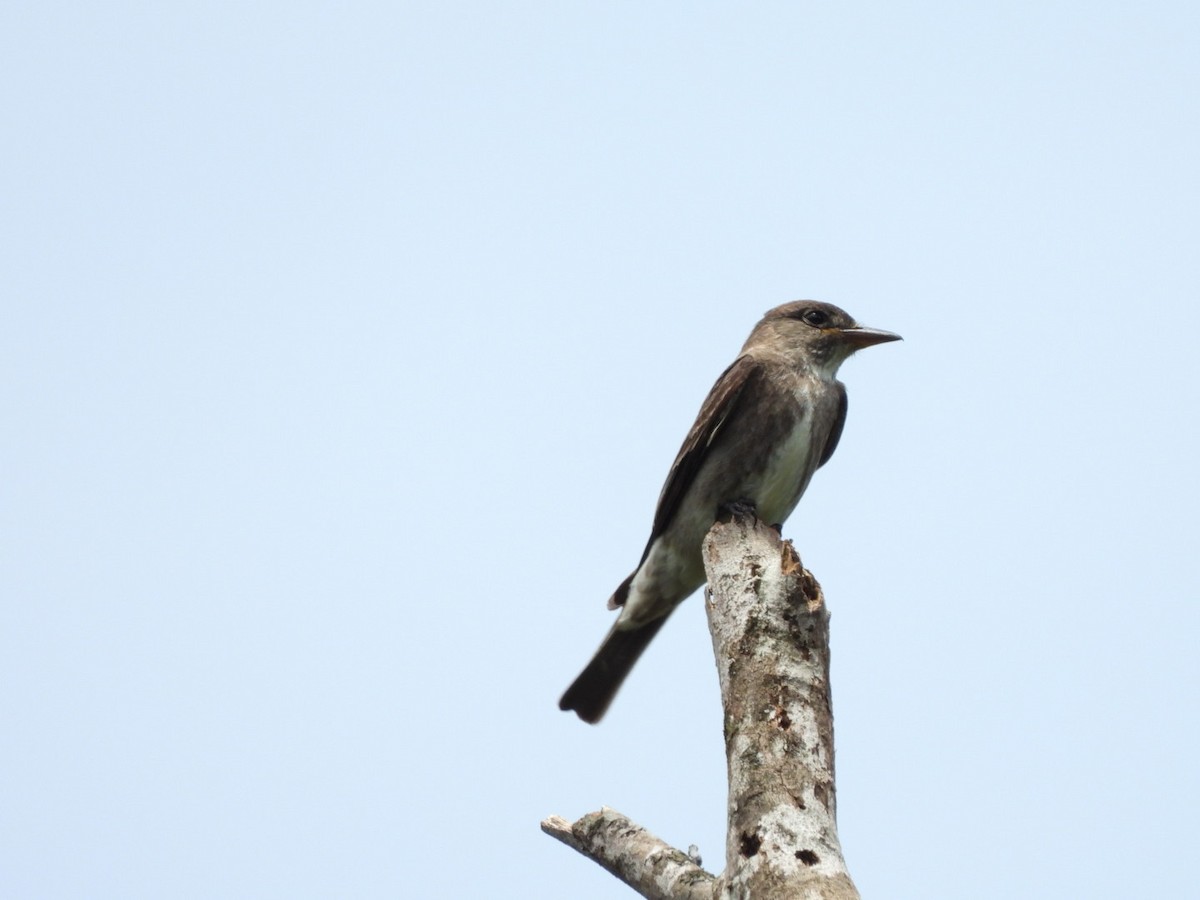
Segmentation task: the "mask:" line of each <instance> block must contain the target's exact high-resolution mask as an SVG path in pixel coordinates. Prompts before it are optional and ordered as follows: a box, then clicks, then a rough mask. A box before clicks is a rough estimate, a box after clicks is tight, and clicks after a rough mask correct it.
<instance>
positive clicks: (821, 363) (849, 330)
mask: <svg viewBox="0 0 1200 900" xmlns="http://www.w3.org/2000/svg"><path fill="white" fill-rule="evenodd" d="M899 340H901V337H900V335H898V334H893V333H892V332H890V331H880V330H879V329H877V328H864V327H863V326H861V325H859V324H858V323H857V322H855V321H854V318H853V316H851V315H850V314H849V313H848V312H846V311H845V310H842V309H839V308H838V307H836V306H834V305H833V304H832V303H819V302H818V301H816V300H796V301H795V302H793V303H785V304H783V306H777V307H775V308H774V309H772V310H770V311H768V312H767V314H766V315H765V316H763V317H762V320H761V321H760V322H759V323H758V324H757V325H755V326H754V331H752V332H751V333H750V337H749V338H748V339H747V340H746V345H745V347H743V348H742V352H743V353H753V354H756V355H757V354H767V355H782V356H785V357H787V358H788V359H789V360H790V361H792V362H793V363H801V364H806V365H808V366H811V367H812V368H814V369H816V370H818V371H819V372H822V373H824V374H827V375H829V376H831V377H832V376H833V375H834V374H835V373H836V372H837V370H838V366H840V365H841V364H842V363H843V362H845V361H846V359H847V357H849V356H850V354H852V353H853V352H854V351H855V350H861V349H862V348H863V347H870V346H871V345H872V344H883V343H886V342H887V341H899Z"/></svg>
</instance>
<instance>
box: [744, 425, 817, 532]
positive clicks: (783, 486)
mask: <svg viewBox="0 0 1200 900" xmlns="http://www.w3.org/2000/svg"><path fill="white" fill-rule="evenodd" d="M813 437H814V435H813V416H812V415H811V412H809V411H808V410H804V411H801V412H800V414H799V415H797V416H796V419H795V421H794V422H793V423H792V426H791V428H789V429H788V430H787V431H786V432H784V433H783V434H782V435H780V439H779V441H778V443H776V445H775V447H774V448H773V450H772V451H771V452H770V454H769V455H768V457H767V460H766V463H767V464H766V466H765V467H764V468H763V471H762V478H761V481H760V483H759V484H758V485H757V490H755V491H754V493H755V494H756V497H755V501H756V505H757V506H758V514H759V517H760V518H761V519H762V520H763V521H765V522H771V523H781V522H783V520H784V519H786V518H787V517H788V516H789V515H790V514H791V512H792V510H793V509H795V508H796V504H797V503H798V502H799V500H800V495H801V494H803V493H804V489H805V488H806V487H807V486H808V481H809V479H810V478H811V477H812V473H813V470H814V469H815V468H816V460H817V459H818V458H819V457H818V450H817V449H815V448H814V447H813Z"/></svg>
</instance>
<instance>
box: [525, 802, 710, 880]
mask: <svg viewBox="0 0 1200 900" xmlns="http://www.w3.org/2000/svg"><path fill="white" fill-rule="evenodd" d="M542 831H544V832H546V834H548V835H550V836H551V837H554V838H558V840H560V841H562V842H563V843H564V844H566V845H567V846H568V847H574V848H575V849H576V850H578V851H579V852H580V853H582V854H583V855H584V856H586V857H587V858H588V859H591V860H593V861H594V862H597V863H599V864H600V865H601V866H603V867H604V868H605V869H607V870H608V871H609V872H611V873H612V874H614V875H616V876H617V877H618V878H619V879H621V880H622V881H623V882H625V883H626V884H627V885H629V886H630V887H631V888H633V889H634V890H635V891H637V892H638V893H639V894H641V895H642V896H643V897H648V898H650V900H677V898H679V900H713V886H714V884H715V882H716V879H715V878H714V877H713V876H712V875H711V874H709V873H708V872H705V871H704V870H703V869H702V868H700V866H699V865H697V864H696V863H695V862H694V861H693V860H692V859H691V858H690V857H689V856H688V855H687V854H686V853H683V852H681V851H679V850H676V849H675V848H674V847H672V846H671V845H670V844H668V843H666V842H665V841H663V840H662V839H661V838H658V837H655V836H654V835H652V834H651V833H650V832H648V831H647V830H646V829H645V828H642V827H641V826H640V825H637V824H635V823H634V822H632V821H630V820H629V819H627V818H626V817H625V816H623V815H621V814H620V813H619V812H617V811H616V810H614V809H609V808H608V807H603V808H602V809H601V810H600V811H599V812H594V813H588V814H587V815H586V816H584V817H583V818H581V819H580V820H579V821H578V822H575V823H574V824H572V823H570V822H568V821H567V820H566V819H562V818H559V817H558V816H550V817H549V818H548V819H546V820H544V821H543V822H542Z"/></svg>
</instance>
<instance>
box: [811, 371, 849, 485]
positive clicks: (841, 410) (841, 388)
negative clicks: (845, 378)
mask: <svg viewBox="0 0 1200 900" xmlns="http://www.w3.org/2000/svg"><path fill="white" fill-rule="evenodd" d="M837 389H838V410H837V418H835V419H834V420H833V424H832V425H831V426H830V427H829V437H827V438H826V439H825V449H823V450H822V451H821V461H820V462H818V463H817V468H818V469H819V468H821V466H823V465H825V463H827V462H829V457H831V456H833V451H834V450H836V449H837V445H838V441H840V440H841V439H842V429H843V428H844V427H845V426H846V386H845V385H844V384H842V383H841V382H840V381H839V382H838V383H837Z"/></svg>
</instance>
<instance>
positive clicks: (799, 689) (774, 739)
mask: <svg viewBox="0 0 1200 900" xmlns="http://www.w3.org/2000/svg"><path fill="white" fill-rule="evenodd" d="M704 567H705V573H706V574H707V577H708V588H707V589H706V591H705V609H706V611H707V614H708V624H709V630H710V631H711V632H712V638H713V650H714V653H715V655H716V660H717V671H718V673H719V676H720V682H721V699H722V702H723V704H724V708H725V753H726V760H727V763H728V771H729V807H728V808H729V813H728V832H727V835H726V847H725V871H724V873H722V875H721V876H720V877H719V878H715V877H714V876H712V875H710V874H709V873H708V872H705V871H704V870H703V869H701V868H700V866H699V865H698V864H697V862H696V861H693V860H692V859H691V858H689V857H688V856H687V855H686V854H684V853H682V852H681V851H679V850H676V849H674V848H672V847H670V846H668V845H667V844H666V843H664V842H663V841H662V840H660V839H659V838H657V837H655V836H654V835H652V834H650V833H649V832H648V831H646V830H645V829H644V828H642V827H641V826H639V825H636V824H634V823H633V822H631V821H630V820H629V819H627V818H625V817H624V816H622V815H621V814H620V813H617V812H615V811H614V810H611V809H601V810H600V811H599V812H595V813H589V814H588V815H586V816H584V817H583V818H581V819H580V820H579V821H577V822H575V823H574V824H571V823H568V822H567V821H566V820H565V819H561V818H558V817H557V816H551V817H550V818H548V819H546V820H545V821H544V822H542V830H543V831H545V832H546V833H547V834H549V835H552V836H553V837H556V838H558V839H559V840H560V841H562V842H563V843H565V844H567V845H568V846H571V847H574V848H575V849H576V850H578V851H579V852H580V853H582V854H583V855H584V856H587V857H588V858H589V859H592V860H594V861H595V862H597V863H599V864H600V865H602V866H603V867H604V868H605V869H607V870H608V871H610V872H612V873H613V874H614V875H616V876H617V877H618V878H620V879H621V880H622V881H623V882H625V884H627V885H629V886H630V887H631V888H633V889H634V890H635V891H637V892H638V893H639V894H641V895H642V896H643V897H649V898H655V900H659V898H661V900H678V898H684V900H701V898H703V900H717V898H720V900H750V898H753V900H784V898H787V900H795V898H803V900H858V898H859V894H858V891H857V890H856V889H855V887H854V883H853V882H852V881H851V880H850V875H849V873H848V872H847V870H846V864H845V862H844V860H843V859H842V850H841V844H840V843H839V841H838V836H837V803H836V797H835V791H834V769H833V711H832V710H833V707H832V705H831V702H830V695H829V613H828V611H827V610H826V609H825V602H824V597H823V596H822V594H821V587H820V585H818V584H817V582H816V579H814V578H813V576H812V574H811V573H810V572H808V571H807V570H806V569H805V568H804V567H803V566H802V565H801V564H800V558H799V557H798V556H797V555H796V551H795V550H794V549H793V547H792V545H791V543H790V542H784V541H782V540H781V539H780V537H779V534H778V533H777V532H776V531H775V530H774V529H772V528H771V527H769V526H767V525H764V524H763V523H761V522H758V521H757V520H755V519H754V518H753V517H745V516H740V515H735V516H734V518H733V520H732V521H727V522H718V523H717V524H716V525H714V526H713V527H712V529H711V530H710V531H709V533H708V536H707V537H706V538H705V540H704Z"/></svg>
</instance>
